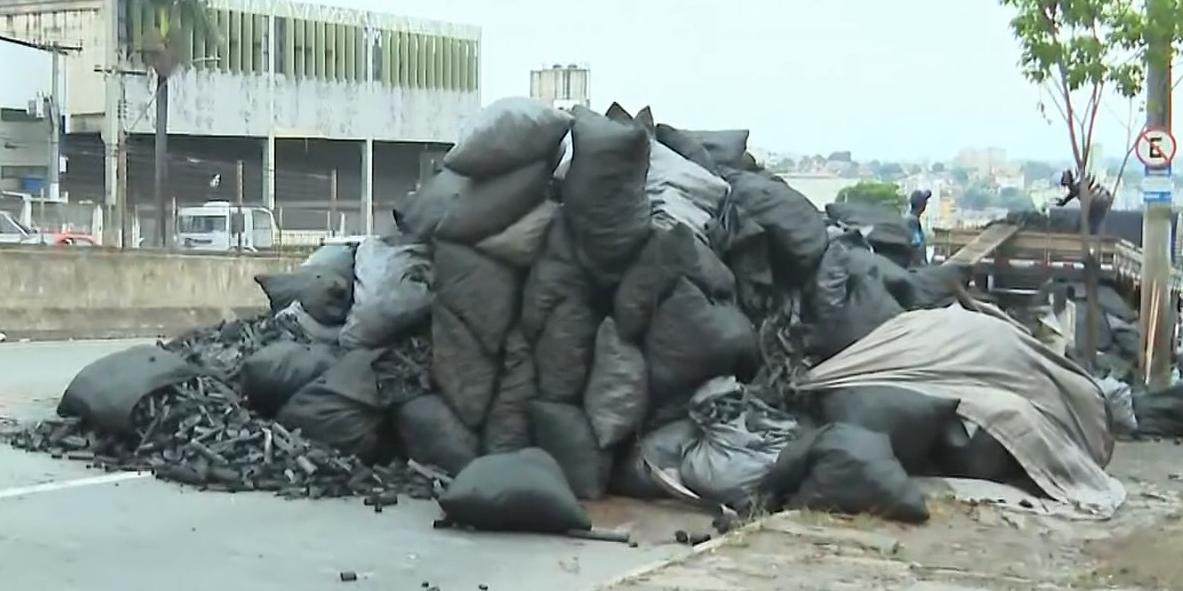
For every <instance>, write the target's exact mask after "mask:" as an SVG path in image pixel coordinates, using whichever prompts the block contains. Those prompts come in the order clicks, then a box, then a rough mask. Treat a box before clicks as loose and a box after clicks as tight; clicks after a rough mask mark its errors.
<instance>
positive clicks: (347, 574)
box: [341, 570, 357, 583]
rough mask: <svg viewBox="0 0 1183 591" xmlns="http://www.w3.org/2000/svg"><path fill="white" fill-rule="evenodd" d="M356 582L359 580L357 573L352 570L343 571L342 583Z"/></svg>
mask: <svg viewBox="0 0 1183 591" xmlns="http://www.w3.org/2000/svg"><path fill="white" fill-rule="evenodd" d="M356 580H357V573H355V572H353V571H351V570H344V571H341V582H343V583H351V582H353V581H356Z"/></svg>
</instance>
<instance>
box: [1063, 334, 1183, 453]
mask: <svg viewBox="0 0 1183 591" xmlns="http://www.w3.org/2000/svg"><path fill="white" fill-rule="evenodd" d="M1079 313H1080V312H1079V311H1077V314H1079ZM1134 416H1135V417H1137V419H1138V433H1139V434H1141V435H1151V436H1159V437H1183V384H1177V385H1174V386H1171V387H1170V388H1167V389H1165V390H1160V391H1158V392H1151V393H1149V394H1135V395H1134Z"/></svg>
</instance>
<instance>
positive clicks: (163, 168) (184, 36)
mask: <svg viewBox="0 0 1183 591" xmlns="http://www.w3.org/2000/svg"><path fill="white" fill-rule="evenodd" d="M138 1H139V2H145V3H146V4H147V5H148V6H149V7H150V8H151V9H152V12H153V13H154V14H155V18H154V19H152V21H153V22H152V27H153V28H152V30H151V32H150V34H149V35H148V37H147V39H146V43H145V46H144V60H145V61H146V62H147V63H148V65H149V66H150V67H151V68H152V71H153V72H154V73H155V74H156V95H155V97H156V140H155V155H154V158H153V159H154V167H155V174H154V176H153V185H152V188H153V190H152V192H153V197H154V200H155V201H156V224H157V226H158V228H157V235H158V236H159V237H160V244H159V246H161V247H168V246H169V235H168V207H167V200H166V198H165V195H167V185H168V81H169V77H170V76H172V75H173V73H175V72H176V71H177V70H179V69H180V68H182V67H184V66H186V65H188V63H189V60H190V59H191V57H192V56H191V55H189V35H190V34H194V35H202V36H205V37H207V38H210V37H211V36H212V34H213V29H212V28H211V27H210V25H209V12H208V7H207V6H206V2H205V0H138Z"/></svg>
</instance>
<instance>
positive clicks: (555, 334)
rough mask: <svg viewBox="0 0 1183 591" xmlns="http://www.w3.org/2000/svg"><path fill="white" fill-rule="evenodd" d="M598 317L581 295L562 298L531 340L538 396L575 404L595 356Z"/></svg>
mask: <svg viewBox="0 0 1183 591" xmlns="http://www.w3.org/2000/svg"><path fill="white" fill-rule="evenodd" d="M600 321H601V316H600V315H599V314H597V313H596V312H595V311H594V310H592V308H591V305H590V304H589V303H588V302H586V301H585V300H584V299H583V298H578V297H573V298H569V299H565V300H563V301H562V302H561V303H559V305H558V307H556V308H555V309H554V311H552V312H551V313H550V316H548V317H547V319H546V323H545V325H544V326H543V328H542V332H541V333H540V334H539V335H538V338H537V340H536V341H535V342H534V363H535V367H536V369H537V372H538V397H539V398H540V399H542V400H549V401H552V402H565V403H568V404H578V403H579V402H580V400H581V398H580V397H581V396H582V395H583V391H584V387H585V386H586V385H587V376H588V374H589V372H591V368H592V361H593V359H594V356H595V346H596V331H597V330H598V329H599V326H600Z"/></svg>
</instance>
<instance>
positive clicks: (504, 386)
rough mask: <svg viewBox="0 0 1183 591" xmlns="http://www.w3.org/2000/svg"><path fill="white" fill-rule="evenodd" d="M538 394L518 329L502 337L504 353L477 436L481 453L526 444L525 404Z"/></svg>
mask: <svg viewBox="0 0 1183 591" xmlns="http://www.w3.org/2000/svg"><path fill="white" fill-rule="evenodd" d="M537 397H538V383H537V374H536V372H535V371H534V356H533V353H532V351H531V350H530V345H529V343H527V342H526V338H525V337H524V336H522V333H521V331H520V330H511V331H509V335H508V336H507V337H506V338H505V356H504V357H503V358H502V362H501V376H500V377H499V378H498V380H497V393H496V395H495V396H494V398H493V402H492V404H491V406H490V407H489V414H488V416H487V417H486V418H485V423H484V427H483V432H482V436H481V450H482V451H483V452H484V453H504V452H509V451H516V450H519V449H523V448H526V447H529V446H530V443H531V439H530V411H529V407H528V404H529V402H530V401H531V400H534V399H535V398H537Z"/></svg>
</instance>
